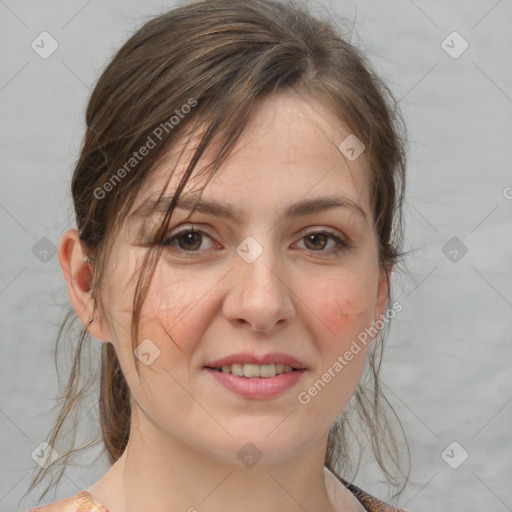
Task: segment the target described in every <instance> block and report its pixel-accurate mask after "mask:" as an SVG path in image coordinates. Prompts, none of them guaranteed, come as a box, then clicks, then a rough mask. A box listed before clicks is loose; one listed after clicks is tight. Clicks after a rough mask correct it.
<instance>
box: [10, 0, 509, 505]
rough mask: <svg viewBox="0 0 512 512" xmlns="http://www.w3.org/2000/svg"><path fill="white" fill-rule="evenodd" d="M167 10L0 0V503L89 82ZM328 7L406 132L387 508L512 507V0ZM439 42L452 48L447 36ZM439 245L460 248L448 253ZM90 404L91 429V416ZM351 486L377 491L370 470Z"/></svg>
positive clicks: (24, 422) (57, 302)
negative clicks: (400, 460)
mask: <svg viewBox="0 0 512 512" xmlns="http://www.w3.org/2000/svg"><path fill="white" fill-rule="evenodd" d="M172 4H173V3H172V2H159V1H155V0H152V1H146V2H145V3H144V5H141V3H139V2H136V1H135V0H127V1H124V2H120V1H103V2H100V1H99V0H91V1H89V2H87V1H69V0H68V1H64V0H62V1H47V2H40V1H35V0H33V1H16V0H5V1H3V0H0V34H1V38H2V44H1V45H0V55H1V59H0V67H1V74H0V104H1V125H0V131H1V137H0V141H1V142H0V144H1V151H2V152H1V155H2V157H1V160H0V166H1V171H2V187H1V192H0V220H1V231H0V233H1V237H2V252H1V254H2V265H1V267H0V303H1V307H2V314H1V317H0V318H1V336H2V341H1V348H2V357H1V358H0V378H1V396H0V431H1V436H0V511H5V512H13V511H15V510H24V509H28V508H29V506H31V505H32V506H33V505H34V504H35V503H36V501H35V499H36V498H35V496H32V497H29V498H28V499H25V500H23V501H20V499H21V497H22V495H23V493H24V492H25V490H26V488H27V484H28V482H29V477H30V474H31V471H32V469H33V468H34V465H35V463H34V461H33V460H32V458H31V453H32V451H33V450H34V449H36V447H37V446H38V445H39V444H40V443H41V442H42V441H43V440H44V438H45V436H46V433H47V431H48V428H49V426H50V424H51V421H52V419H53V416H52V409H51V408H52V405H53V404H54V397H55V396H56V394H57V391H58V386H57V379H56V376H55V371H54V364H53V359H52V351H53V346H54V340H55V337H56V333H57V328H58V324H59V322H60V320H61V319H62V315H63V311H64V308H65V306H66V304H67V292H66V290H65V287H64V279H63V277H62V275H61V272H60V268H59V263H58V259H57V256H56V255H52V254H51V252H50V253H48V256H47V261H44V259H43V260H41V259H40V258H38V257H37V256H36V255H35V254H34V252H37V251H34V252H33V250H32V249H33V247H34V245H35V244H36V243H38V242H39V241H40V240H41V239H42V238H43V237H47V238H48V239H49V240H50V241H51V242H52V243H53V244H55V245H58V243H59V240H60V235H61V233H62V232H63V231H64V230H65V229H67V227H68V226H70V225H71V224H72V222H73V218H72V216H71V211H72V210H71V201H70V198H69V193H68V188H69V180H70V176H71V173H72V169H73V165H74V162H75V161H76V159H77V157H78V152H79V148H80V143H81V138H82V135H83V130H84V126H83V118H84V109H85V105H86V101H87V98H88V95H89V93H90V88H91V86H92V84H93V83H94V82H95V80H96V79H97V78H98V76H99V73H100V72H101V70H102V68H103V67H104V65H105V63H106V62H107V59H108V58H109V57H110V56H111V54H112V52H113V51H114V50H115V49H117V48H118V47H119V46H120V45H121V43H122V42H123V41H124V40H125V39H126V38H127V37H128V35H129V34H130V33H131V31H132V30H133V29H135V28H136V27H138V26H140V24H141V23H142V22H143V21H144V20H145V19H146V18H147V17H149V16H150V15H152V14H156V13H158V12H160V11H161V10H163V9H165V7H170V6H172ZM329 5H331V6H332V7H333V8H335V9H336V11H337V12H338V13H339V14H340V15H342V16H345V17H347V18H348V19H350V20H355V23H356V31H357V33H356V35H355V39H354V41H355V42H358V44H360V45H363V46H364V47H365V49H366V50H367V51H368V52H370V54H371V56H372V57H371V58H372V62H373V63H374V64H375V66H376V67H377V69H378V70H379V71H380V72H381V73H382V75H383V76H384V78H385V80H387V82H388V83H389V84H390V85H391V87H392V89H393V91H394V93H395V95H396V96H397V98H400V99H401V101H400V105H401V108H402V111H403V113H404V116H405V118H406V121H407V123H408V127H409V133H410V139H411V142H410V165H409V179H408V190H407V203H406V229H407V238H406V249H409V250H411V251H412V253H411V255H410V257H409V258H408V260H407V268H408V274H401V275H398V276H397V278H396V279H395V281H394V284H395V298H396V299H397V300H399V301H400V302H401V303H402V304H403V306H404V309H403V311H402V312H401V313H400V314H399V315H398V316H397V317H396V318H395V320H394V325H393V326H392V329H391V332H390V335H389V338H388V345H387V350H386V352H385V361H386V362H385V365H384V368H383V381H384V383H385V389H386V390H387V391H388V394H389V396H390V398H391V402H392V404H393V405H394V407H395V408H396V410H397V412H398V413H399V415H400V419H401V421H402V423H403V425H404V428H405V429H406V432H407V435H408V440H409V443H410V447H411V477H410V481H409V483H408V485H407V487H406V489H405V491H404V492H403V493H402V495H401V497H400V498H399V500H398V504H399V505H401V506H404V507H406V508H407V509H409V510H412V511H417V512H420V511H430V510H450V511H465V512H470V511H481V510H486V511H496V512H502V511H506V510H512V487H511V482H512V471H511V465H512V462H511V461H512V448H511V446H512V443H511V439H510V431H511V427H512V404H511V401H512V372H511V367H512V348H511V341H512V340H511V332H512V327H511V326H512V323H511V320H512V286H511V285H512V273H511V263H512V258H511V256H512V222H511V218H512V200H511V198H512V188H510V187H512V168H511V161H512V158H511V157H512V149H511V142H512V123H511V121H512V115H511V113H512V65H511V64H512V62H511V56H510V55H511V53H510V49H511V48H512V35H511V33H512V30H511V27H512V23H511V21H512V3H511V1H510V0H500V1H495V0H489V1H487V0H485V1H476V0H471V1H466V2H444V1H440V0H439V1H431V2H426V1H420V0H417V1H416V2H413V1H412V0H393V1H389V2H381V1H377V0H371V1H370V0H367V1H364V2H354V1H348V0H347V1H336V2H332V3H331V4H329ZM43 31H47V32H49V33H50V34H51V35H52V37H53V38H55V40H57V42H58V44H59V47H58V49H57V50H56V51H55V53H53V54H52V55H51V56H50V57H49V58H48V59H42V58H41V57H40V56H39V55H38V54H37V53H36V52H35V51H34V50H33V49H32V48H31V42H32V41H33V40H34V39H36V37H37V36H38V35H39V34H40V33H41V32H43ZM453 31H457V32H459V33H460V34H461V36H462V37H463V38H464V39H465V40H466V41H467V42H468V44H469V47H468V49H467V50H466V51H465V52H464V53H462V55H460V56H459V57H458V58H452V57H450V56H449V55H448V54H447V53H446V52H445V50H444V49H443V48H442V46H441V43H442V41H443V40H445V39H446V38H447V36H448V35H449V34H451V33H452V32H453ZM358 39H360V40H359V41H358ZM448 41H450V39H448ZM449 44H450V45H452V46H454V48H453V50H452V51H457V50H459V49H460V48H461V45H460V41H457V40H456V39H455V40H454V42H453V44H452V43H451V42H449ZM507 187H509V188H507ZM452 237H457V240H456V241H455V242H451V243H455V244H458V246H457V245H454V246H453V247H452V246H451V245H449V246H448V247H447V248H445V249H444V251H443V248H444V247H445V244H447V243H448V242H449V240H450V239H452ZM39 243H43V244H44V243H46V244H48V242H39ZM461 244H463V245H464V246H465V247H466V248H467V253H466V254H464V255H462V251H461V248H463V246H462V245H461ZM37 247H39V246H37ZM454 248H455V250H457V251H458V253H457V254H458V260H457V261H451V259H450V258H453V254H454V253H452V255H450V254H449V251H451V250H453V249H454ZM445 253H446V254H447V255H448V256H449V257H448V256H447V255H445ZM461 255H462V256H461ZM86 412H87V410H86V411H85V412H84V420H83V421H82V424H81V425H82V426H83V427H84V428H85V429H86V430H87V428H89V427H90V426H91V425H92V424H93V423H94V422H95V421H97V418H96V417H95V413H94V410H92V411H90V412H89V413H87V414H86ZM453 441H456V442H457V443H458V445H456V446H455V448H454V449H453V451H450V450H448V454H449V457H448V458H446V457H445V459H446V460H449V461H450V462H451V463H452V465H454V463H456V462H460V461H461V458H462V455H463V454H464V452H463V451H462V450H465V451H467V452H468V453H469V457H468V459H467V460H466V461H465V462H464V463H462V464H461V465H460V466H459V467H458V468H457V469H453V468H452V467H450V466H449V465H448V464H447V462H445V460H443V457H442V456H441V453H442V452H443V451H444V450H445V448H446V447H447V446H448V445H449V444H450V443H452V442H453ZM85 455H88V454H87V453H86V454H85ZM89 459H90V457H89ZM89 459H87V457H84V459H83V460H84V461H85V462H84V464H85V465H84V466H83V467H76V468H69V469H68V470H67V471H66V476H65V478H64V479H63V485H62V487H61V488H60V489H59V490H58V492H57V496H59V497H62V496H65V495H69V494H72V493H75V492H77V491H78V490H80V489H82V488H85V487H86V486H87V485H89V484H91V483H92V482H93V481H94V480H95V479H97V478H98V477H99V476H100V475H101V474H102V473H103V471H104V470H105V467H106V466H105V462H104V461H102V460H101V459H100V460H99V461H97V462H96V463H91V462H90V460H89ZM356 483H357V484H358V485H360V486H361V487H363V488H364V489H365V490H367V491H368V492H374V493H376V494H377V495H378V496H380V497H381V498H384V499H387V498H388V495H387V489H386V487H384V486H382V485H380V484H378V483H377V482H376V480H375V476H374V474H373V473H372V471H371V470H368V471H366V473H362V474H361V475H360V476H359V477H358V479H357V480H356Z"/></svg>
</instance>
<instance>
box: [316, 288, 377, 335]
mask: <svg viewBox="0 0 512 512" xmlns="http://www.w3.org/2000/svg"><path fill="white" fill-rule="evenodd" d="M340 290H342V291H340ZM314 311H318V313H317V314H318V317H319V319H320V320H321V322H322V324H323V325H324V327H325V328H326V329H327V331H328V333H329V334H330V335H332V336H338V335H343V336H350V335H351V334H353V333H354V332H356V331H357V330H358V329H359V328H360V327H361V326H362V325H363V324H364V322H365V318H366V316H368V315H369V312H370V307H369V303H368V301H367V299H366V297H364V296H363V294H361V293H360V292H357V293H350V294H348V293H347V292H346V291H343V288H341V287H337V288H334V287H331V288H327V289H323V290H322V294H321V296H320V298H319V301H318V303H317V304H316V305H315V308H314Z"/></svg>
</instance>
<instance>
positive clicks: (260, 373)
mask: <svg viewBox="0 0 512 512" xmlns="http://www.w3.org/2000/svg"><path fill="white" fill-rule="evenodd" d="M205 368H207V369H209V370H214V371H217V372H221V373H228V374H231V375H235V376H236V377H244V378H246V379H256V378H262V379H270V378H272V377H275V376H276V375H282V374H284V373H290V372H298V371H302V370H303V369H299V368H294V367H293V366H290V365H288V364H282V363H277V364H274V363H272V364H261V365H260V364H253V363H244V364H241V363H235V364H231V365H223V366H219V367H215V366H206V367H205Z"/></svg>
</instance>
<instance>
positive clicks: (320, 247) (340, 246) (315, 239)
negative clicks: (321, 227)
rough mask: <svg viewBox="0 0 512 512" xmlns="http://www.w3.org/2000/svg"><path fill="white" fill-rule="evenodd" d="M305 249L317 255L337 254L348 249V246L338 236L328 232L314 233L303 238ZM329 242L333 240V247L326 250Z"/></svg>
mask: <svg viewBox="0 0 512 512" xmlns="http://www.w3.org/2000/svg"><path fill="white" fill-rule="evenodd" d="M301 240H304V245H305V246H306V249H307V250H309V251H312V252H319V253H325V254H328V253H338V252H341V251H343V250H345V249H347V248H349V247H350V245H349V244H348V243H347V242H345V241H343V240H342V239H341V238H340V237H339V236H337V235H336V234H334V233H331V232H329V231H315V232H311V233H308V234H307V235H305V236H303V237H302V239H301ZM329 240H333V241H334V242H335V243H334V246H333V247H331V248H329V249H326V247H327V246H328V243H329Z"/></svg>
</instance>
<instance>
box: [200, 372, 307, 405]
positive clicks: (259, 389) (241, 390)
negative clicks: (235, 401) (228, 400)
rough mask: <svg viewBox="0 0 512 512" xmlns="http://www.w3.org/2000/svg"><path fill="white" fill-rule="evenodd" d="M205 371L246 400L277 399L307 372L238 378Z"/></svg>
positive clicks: (229, 374)
mask: <svg viewBox="0 0 512 512" xmlns="http://www.w3.org/2000/svg"><path fill="white" fill-rule="evenodd" d="M205 370H206V371H207V372H208V373H209V374H210V375H211V376H212V377H213V378H214V379H216V380H217V382H220V383H221V384H222V385H223V386H224V387H226V388H227V389H229V390H230V391H232V392H233V393H235V394H237V395H239V396H243V397H245V398H253V399H266V398H275V397H276V396H279V395H281V394H283V393H284V392H285V391H287V390H288V389H290V388H292V387H293V386H295V384H297V382H299V380H300V379H301V378H302V375H303V374H304V372H305V370H295V371H292V372H286V373H281V374H279V375H276V376H275V377H256V378H247V377H237V376H236V375H233V374H231V373H224V372H219V371H218V370H212V369H211V368H205Z"/></svg>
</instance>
